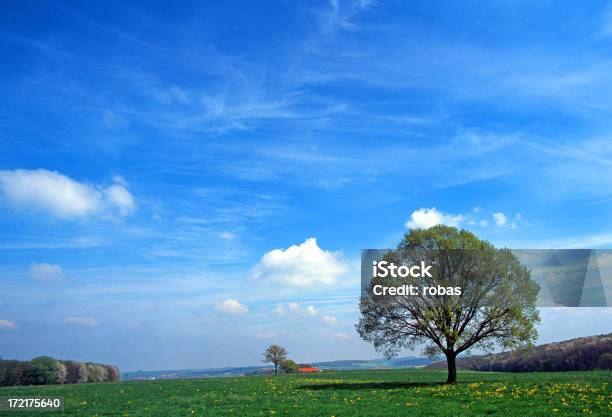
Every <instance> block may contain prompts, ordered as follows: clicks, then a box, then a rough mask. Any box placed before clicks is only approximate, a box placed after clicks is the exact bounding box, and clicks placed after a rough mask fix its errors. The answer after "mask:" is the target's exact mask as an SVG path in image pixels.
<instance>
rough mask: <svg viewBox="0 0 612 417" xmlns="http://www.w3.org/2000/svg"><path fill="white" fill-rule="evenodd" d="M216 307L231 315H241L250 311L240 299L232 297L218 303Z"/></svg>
mask: <svg viewBox="0 0 612 417" xmlns="http://www.w3.org/2000/svg"><path fill="white" fill-rule="evenodd" d="M215 309H216V310H217V311H219V312H221V313H225V314H231V315H241V314H245V313H246V312H247V311H249V309H248V308H247V307H246V306H245V305H243V304H241V303H240V302H239V301H236V300H232V299H231V298H230V299H227V300H225V301H223V302H221V303H218V304H216V305H215Z"/></svg>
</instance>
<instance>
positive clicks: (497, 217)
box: [493, 211, 508, 226]
mask: <svg viewBox="0 0 612 417" xmlns="http://www.w3.org/2000/svg"><path fill="white" fill-rule="evenodd" d="M493 220H494V221H495V224H496V225H498V226H504V225H505V224H506V223H508V217H506V215H505V214H504V213H502V212H501V211H498V212H497V213H493Z"/></svg>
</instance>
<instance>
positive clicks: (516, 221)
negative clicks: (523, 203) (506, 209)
mask: <svg viewBox="0 0 612 417" xmlns="http://www.w3.org/2000/svg"><path fill="white" fill-rule="evenodd" d="M521 221H523V216H521V213H517V214H516V215H515V216H514V220H512V224H511V226H512V228H513V229H516V227H517V226H518V224H519V223H520V222H521Z"/></svg>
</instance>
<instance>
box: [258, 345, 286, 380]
mask: <svg viewBox="0 0 612 417" xmlns="http://www.w3.org/2000/svg"><path fill="white" fill-rule="evenodd" d="M263 355H264V360H263V361H264V362H270V363H272V364H274V375H278V366H279V365H280V363H281V362H282V361H284V360H285V359H287V351H286V350H285V348H284V347H282V346H279V345H271V346H269V347H268V348H267V349H266V351H265V352H264V353H263Z"/></svg>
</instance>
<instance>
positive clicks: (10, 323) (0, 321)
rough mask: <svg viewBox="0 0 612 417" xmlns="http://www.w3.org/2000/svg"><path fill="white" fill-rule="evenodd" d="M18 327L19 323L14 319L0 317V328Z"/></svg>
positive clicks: (11, 328) (10, 328)
mask: <svg viewBox="0 0 612 417" xmlns="http://www.w3.org/2000/svg"><path fill="white" fill-rule="evenodd" d="M16 328H17V324H16V323H15V322H14V321H10V320H4V319H0V329H9V330H13V329H16Z"/></svg>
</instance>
